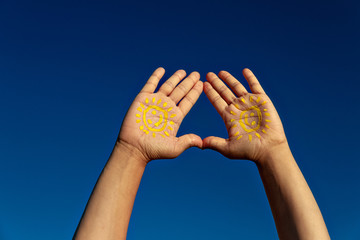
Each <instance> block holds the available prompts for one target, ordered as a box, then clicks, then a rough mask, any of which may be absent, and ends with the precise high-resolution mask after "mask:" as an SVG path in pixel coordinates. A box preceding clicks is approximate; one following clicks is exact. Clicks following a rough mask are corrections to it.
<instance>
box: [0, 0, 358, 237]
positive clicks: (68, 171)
mask: <svg viewBox="0 0 360 240" xmlns="http://www.w3.org/2000/svg"><path fill="white" fill-rule="evenodd" d="M359 11H360V4H359V1H355V0H354V1H348V0H345V1H290V2H289V1H282V2H278V1H276V2H274V1H228V0H223V1H204V2H196V1H144V2H140V1H137V2H134V3H130V1H127V2H126V3H125V2H121V1H113V2H111V1H17V0H1V1H0V110H1V112H0V163H1V165H0V191H1V194H0V239H6V240H8V239H54V240H57V239H59V240H60V239H70V238H71V237H72V235H73V233H74V231H75V228H76V226H77V224H78V221H79V219H80V217H81V214H82V212H83V210H84V207H85V205H86V202H87V200H88V197H89V195H90V193H91V191H92V188H93V186H94V184H95V182H96V180H97V178H98V175H99V174H100V172H101V170H102V168H103V166H104V164H105V163H106V161H107V158H108V156H109V154H110V152H111V150H112V147H113V144H114V142H115V140H116V137H117V134H118V130H119V128H120V126H121V122H122V119H123V117H124V115H125V113H126V111H127V108H128V106H129V105H130V104H131V102H132V100H133V98H134V97H135V96H136V94H137V93H138V91H139V90H140V89H141V88H142V86H143V84H144V83H145V81H146V80H147V78H148V77H149V75H150V74H151V72H152V71H153V70H155V69H156V68H157V67H159V66H162V67H164V68H165V69H166V74H165V77H169V76H170V75H171V74H172V73H173V72H174V71H176V70H177V69H180V68H182V69H184V70H186V71H187V72H188V73H190V72H191V71H194V70H196V71H199V72H200V74H201V76H202V77H201V79H202V80H205V75H206V73H207V72H208V71H214V72H216V73H217V72H218V71H220V70H227V71H229V72H231V73H232V74H233V75H235V76H237V77H238V78H239V79H241V80H242V81H243V79H242V77H241V70H242V69H243V68H244V67H248V68H250V69H252V70H253V71H254V73H255V74H256V75H257V77H258V79H259V80H260V82H261V83H262V85H263V87H264V89H265V91H266V92H267V94H268V95H269V96H270V98H271V99H272V100H273V102H274V104H275V106H276V108H277V110H278V112H279V114H280V117H281V119H282V121H283V124H284V127H285V132H286V134H287V137H288V140H289V143H290V146H291V149H292V151H293V154H294V156H295V158H296V160H297V162H298V164H299V166H300V168H301V170H302V172H303V174H304V176H305V177H306V179H307V181H308V183H309V185H310V187H311V189H312V191H313V193H314V196H315V197H316V199H317V201H318V204H319V206H320V208H321V210H322V213H323V216H324V218H325V221H326V223H327V226H328V229H329V232H330V235H331V236H332V238H333V239H354V238H355V237H356V236H359V235H360V229H359V226H360V217H359V215H360V205H359V202H360V187H359V183H360V181H359V169H360V162H359V154H358V150H359V147H358V144H359V140H358V135H359V126H358V124H357V120H358V119H359V117H360V114H359V111H358V109H357V106H358V105H359V98H358V93H359V91H358V88H359V75H360V62H359V56H360V47H359V43H360V33H359V29H360V19H359ZM188 132H194V133H196V134H199V135H200V136H201V137H206V136H209V135H218V136H223V137H226V129H225V127H224V125H223V123H222V120H221V118H220V117H219V116H218V114H217V113H216V111H215V109H213V107H212V106H211V104H210V103H209V101H208V100H207V99H206V97H205V95H204V94H203V95H202V96H201V97H200V99H199V101H198V103H197V104H196V105H195V106H194V108H193V110H192V111H191V112H190V113H189V115H188V116H187V117H186V118H185V120H184V122H183V124H182V126H181V128H180V131H179V134H184V133H188ZM276 238H277V234H276V229H275V224H274V222H273V219H272V215H271V211H270V207H269V205H268V202H267V199H266V195H265V192H264V189H263V186H262V183H261V180H260V177H259V174H258V172H257V169H256V166H255V164H253V163H251V162H249V161H234V160H228V159H226V158H224V157H223V156H221V155H220V154H218V153H216V152H213V151H211V150H205V151H201V150H199V149H190V150H188V151H186V152H185V153H183V154H182V155H181V156H180V157H178V158H177V159H175V160H159V161H153V162H151V163H150V164H149V165H148V166H147V168H146V170H145V173H144V176H143V179H142V182H141V185H140V188H139V192H138V195H137V198H136V201H135V206H134V210H133V215H132V218H131V222H130V226H129V231H128V239H157V240H160V239H276Z"/></svg>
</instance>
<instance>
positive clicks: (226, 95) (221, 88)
mask: <svg viewBox="0 0 360 240" xmlns="http://www.w3.org/2000/svg"><path fill="white" fill-rule="evenodd" d="M206 79H207V80H208V81H209V83H211V85H212V86H213V87H214V89H215V90H216V91H217V92H218V93H219V94H220V96H221V97H222V98H223V99H224V100H225V101H226V102H227V103H228V104H230V103H232V102H233V101H234V100H235V99H236V97H235V95H234V94H233V93H232V92H231V91H230V89H229V88H228V87H227V86H226V85H225V84H224V83H223V81H221V80H220V78H218V76H216V74H215V73H212V72H209V73H208V74H207V75H206Z"/></svg>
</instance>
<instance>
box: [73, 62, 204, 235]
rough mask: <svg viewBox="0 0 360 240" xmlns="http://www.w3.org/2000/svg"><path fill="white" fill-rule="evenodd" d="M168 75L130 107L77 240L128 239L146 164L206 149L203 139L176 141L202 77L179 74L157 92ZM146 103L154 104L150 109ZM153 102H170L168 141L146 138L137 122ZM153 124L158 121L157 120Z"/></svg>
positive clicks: (156, 77)
mask: <svg viewBox="0 0 360 240" xmlns="http://www.w3.org/2000/svg"><path fill="white" fill-rule="evenodd" d="M164 73H165V70H164V69H163V68H158V69H156V70H155V72H154V73H153V74H152V75H151V77H150V78H149V80H148V81H147V83H146V84H145V86H144V87H143V89H142V90H141V92H140V93H139V94H138V95H137V97H136V98H135V100H134V102H133V103H132V105H131V106H130V108H129V110H128V112H127V114H126V116H125V119H124V121H123V124H122V126H121V129H120V133H119V137H118V140H117V142H116V144H115V147H114V149H113V152H112V154H111V156H110V158H109V160H108V162H107V164H106V165H105V167H104V170H103V171H102V173H101V175H100V177H99V179H98V182H97V183H96V186H95V188H94V190H93V193H92V194H91V197H90V199H89V202H88V204H87V206H86V209H85V211H84V214H83V216H82V218H81V221H80V223H79V225H78V228H77V230H76V233H75V235H74V239H86V240H91V239H96V240H98V239H126V233H127V228H128V224H129V221H130V215H131V212H132V208H133V205H134V200H135V196H136V193H137V190H138V188H139V184H140V181H141V177H142V175H143V173H144V170H145V167H146V165H147V163H148V162H150V161H151V160H154V159H166V158H175V157H177V156H179V155H180V154H181V153H182V152H183V151H184V150H186V149H188V148H190V147H199V148H202V139H201V138H200V137H199V136H197V135H195V134H186V135H183V136H181V137H176V133H177V131H178V129H179V127H180V124H181V122H182V121H183V119H184V117H185V116H186V114H187V113H188V112H189V111H190V109H191V108H192V106H193V105H194V104H195V102H196V101H197V99H198V98H199V96H200V94H201V92H202V90H203V83H202V82H201V81H199V79H200V74H199V73H197V72H193V73H191V74H190V75H188V76H187V77H186V78H185V76H186V73H185V71H184V70H178V71H177V72H175V73H174V74H173V75H172V76H171V77H170V78H169V79H168V80H167V81H166V82H165V83H164V84H163V85H162V86H161V87H160V89H159V91H158V92H156V93H154V91H155V89H156V87H157V85H158V83H159V81H160V79H161V78H162V76H163V75H164ZM184 78H185V79H184ZM179 82H181V83H179ZM146 98H147V99H148V100H150V101H149V103H148V104H146V103H145V100H146ZM153 98H156V99H157V101H158V99H160V98H161V99H162V103H164V102H166V103H167V106H166V108H170V107H172V110H171V113H172V114H175V115H176V117H174V118H173V119H172V120H173V122H174V124H173V125H171V126H172V128H173V130H172V131H169V132H168V133H169V136H166V137H165V138H163V137H161V136H159V135H157V136H156V137H153V136H152V134H150V133H149V134H146V133H145V132H143V131H141V130H140V129H139V126H140V125H141V124H140V123H137V122H136V119H139V118H137V117H136V114H139V111H138V110H137V108H138V107H139V106H140V103H142V104H144V106H145V107H147V106H149V105H151V104H153V103H152V99H153ZM180 100H181V101H180ZM150 116H151V113H150ZM150 119H151V120H152V121H153V122H157V121H158V119H156V118H155V117H153V118H150Z"/></svg>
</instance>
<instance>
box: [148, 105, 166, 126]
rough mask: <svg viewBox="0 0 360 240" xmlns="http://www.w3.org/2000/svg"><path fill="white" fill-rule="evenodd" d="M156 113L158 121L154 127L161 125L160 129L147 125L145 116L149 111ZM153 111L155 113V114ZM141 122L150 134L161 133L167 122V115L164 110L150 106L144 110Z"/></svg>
mask: <svg viewBox="0 0 360 240" xmlns="http://www.w3.org/2000/svg"><path fill="white" fill-rule="evenodd" d="M155 110H156V111H157V113H158V114H159V121H158V122H156V123H155V124H154V125H155V127H159V126H160V124H162V126H161V128H155V127H151V126H150V125H149V124H148V121H147V119H146V115H147V113H148V112H149V111H155ZM156 111H155V112H156ZM143 122H144V124H145V127H146V128H147V129H148V130H149V131H152V132H161V131H163V130H164V129H165V128H166V125H167V122H168V113H167V111H166V110H164V109H162V108H161V107H159V106H155V105H150V106H149V107H148V108H147V109H145V110H144V113H143Z"/></svg>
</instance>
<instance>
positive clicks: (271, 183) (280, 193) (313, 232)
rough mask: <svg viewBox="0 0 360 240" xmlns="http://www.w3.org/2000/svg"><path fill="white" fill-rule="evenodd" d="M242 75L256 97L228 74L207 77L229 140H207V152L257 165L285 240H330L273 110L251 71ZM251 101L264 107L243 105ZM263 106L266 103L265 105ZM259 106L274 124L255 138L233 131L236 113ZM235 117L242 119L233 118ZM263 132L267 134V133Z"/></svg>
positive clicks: (206, 88)
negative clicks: (248, 161) (215, 152)
mask: <svg viewBox="0 0 360 240" xmlns="http://www.w3.org/2000/svg"><path fill="white" fill-rule="evenodd" d="M243 75H244V77H245V79H246V80H247V82H248V84H249V86H250V89H251V93H249V92H248V91H247V90H246V89H245V87H244V86H243V85H242V84H241V83H240V82H239V81H238V80H237V79H235V78H234V77H233V76H232V75H231V74H230V73H228V72H226V71H221V72H220V73H219V74H218V76H217V75H216V74H214V73H211V72H210V73H208V74H207V76H206V78H207V81H208V82H205V83H204V92H205V94H206V96H207V97H208V98H209V100H210V102H211V103H212V104H213V106H214V107H215V108H216V110H217V111H218V113H219V114H220V116H221V117H222V118H223V120H224V123H225V125H226V128H227V130H228V134H229V138H228V139H223V138H219V137H207V138H205V139H204V140H203V147H204V148H210V149H213V150H216V151H218V152H220V153H221V154H223V155H224V156H226V157H228V158H231V159H248V160H251V161H253V162H255V163H256V165H257V167H258V170H259V173H260V176H261V179H262V182H263V184H264V188H265V191H266V194H267V197H268V200H269V203H270V206H271V210H272V213H273V216H274V220H275V224H276V228H277V232H278V235H279V238H280V239H330V237H329V234H328V231H327V228H326V225H325V222H324V220H323V217H322V215H321V212H320V209H319V207H318V205H317V203H316V201H315V198H314V196H313V194H312V193H311V190H310V188H309V186H308V184H307V183H306V180H305V178H304V177H303V175H302V173H301V171H300V169H299V167H298V166H297V164H296V162H295V159H294V157H293V156H292V154H291V151H290V148H289V145H288V142H287V140H286V136H285V133H284V130H283V127H282V123H281V120H280V118H279V115H278V114H277V111H276V109H275V107H274V105H273V104H272V102H271V101H270V99H269V97H268V96H267V95H266V94H265V91H264V90H263V88H262V87H261V85H260V83H259V81H258V80H257V78H256V77H255V75H254V74H253V73H252V72H251V71H250V70H249V69H244V70H243ZM224 82H225V83H226V84H227V85H228V86H230V88H231V90H230V89H229V88H228V87H227V86H226V85H225V84H224ZM250 96H252V98H253V99H258V97H260V98H261V99H262V101H260V102H259V103H257V102H256V101H255V102H250V101H245V102H246V103H244V102H243V101H241V98H243V99H250ZM263 100H264V101H265V102H266V103H265V104H263V105H261V103H262V102H263ZM235 104H237V105H238V107H239V108H240V110H239V109H237V108H236V107H235ZM254 105H255V106H258V107H259V108H261V109H267V113H269V116H267V117H266V119H268V120H270V122H265V120H264V118H263V119H262V121H261V122H260V128H259V129H258V130H256V131H253V132H250V133H249V132H246V131H245V130H244V129H243V128H242V127H240V126H238V127H233V128H232V126H233V124H234V122H231V121H230V120H231V119H234V118H236V117H237V119H240V117H239V116H240V114H237V113H239V112H241V111H244V110H246V109H249V107H252V106H254ZM231 111H233V112H234V113H236V114H237V115H236V116H235V115H233V114H231ZM243 120H244V119H240V121H243ZM265 124H267V125H268V128H267V127H265ZM262 129H266V133H264V132H262V131H261V130H262ZM236 132H239V135H240V134H243V135H244V137H242V138H241V139H239V140H237V136H234V135H235V133H236ZM255 132H257V133H258V134H259V136H260V138H259V137H252V141H249V138H248V135H249V134H252V135H255Z"/></svg>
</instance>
